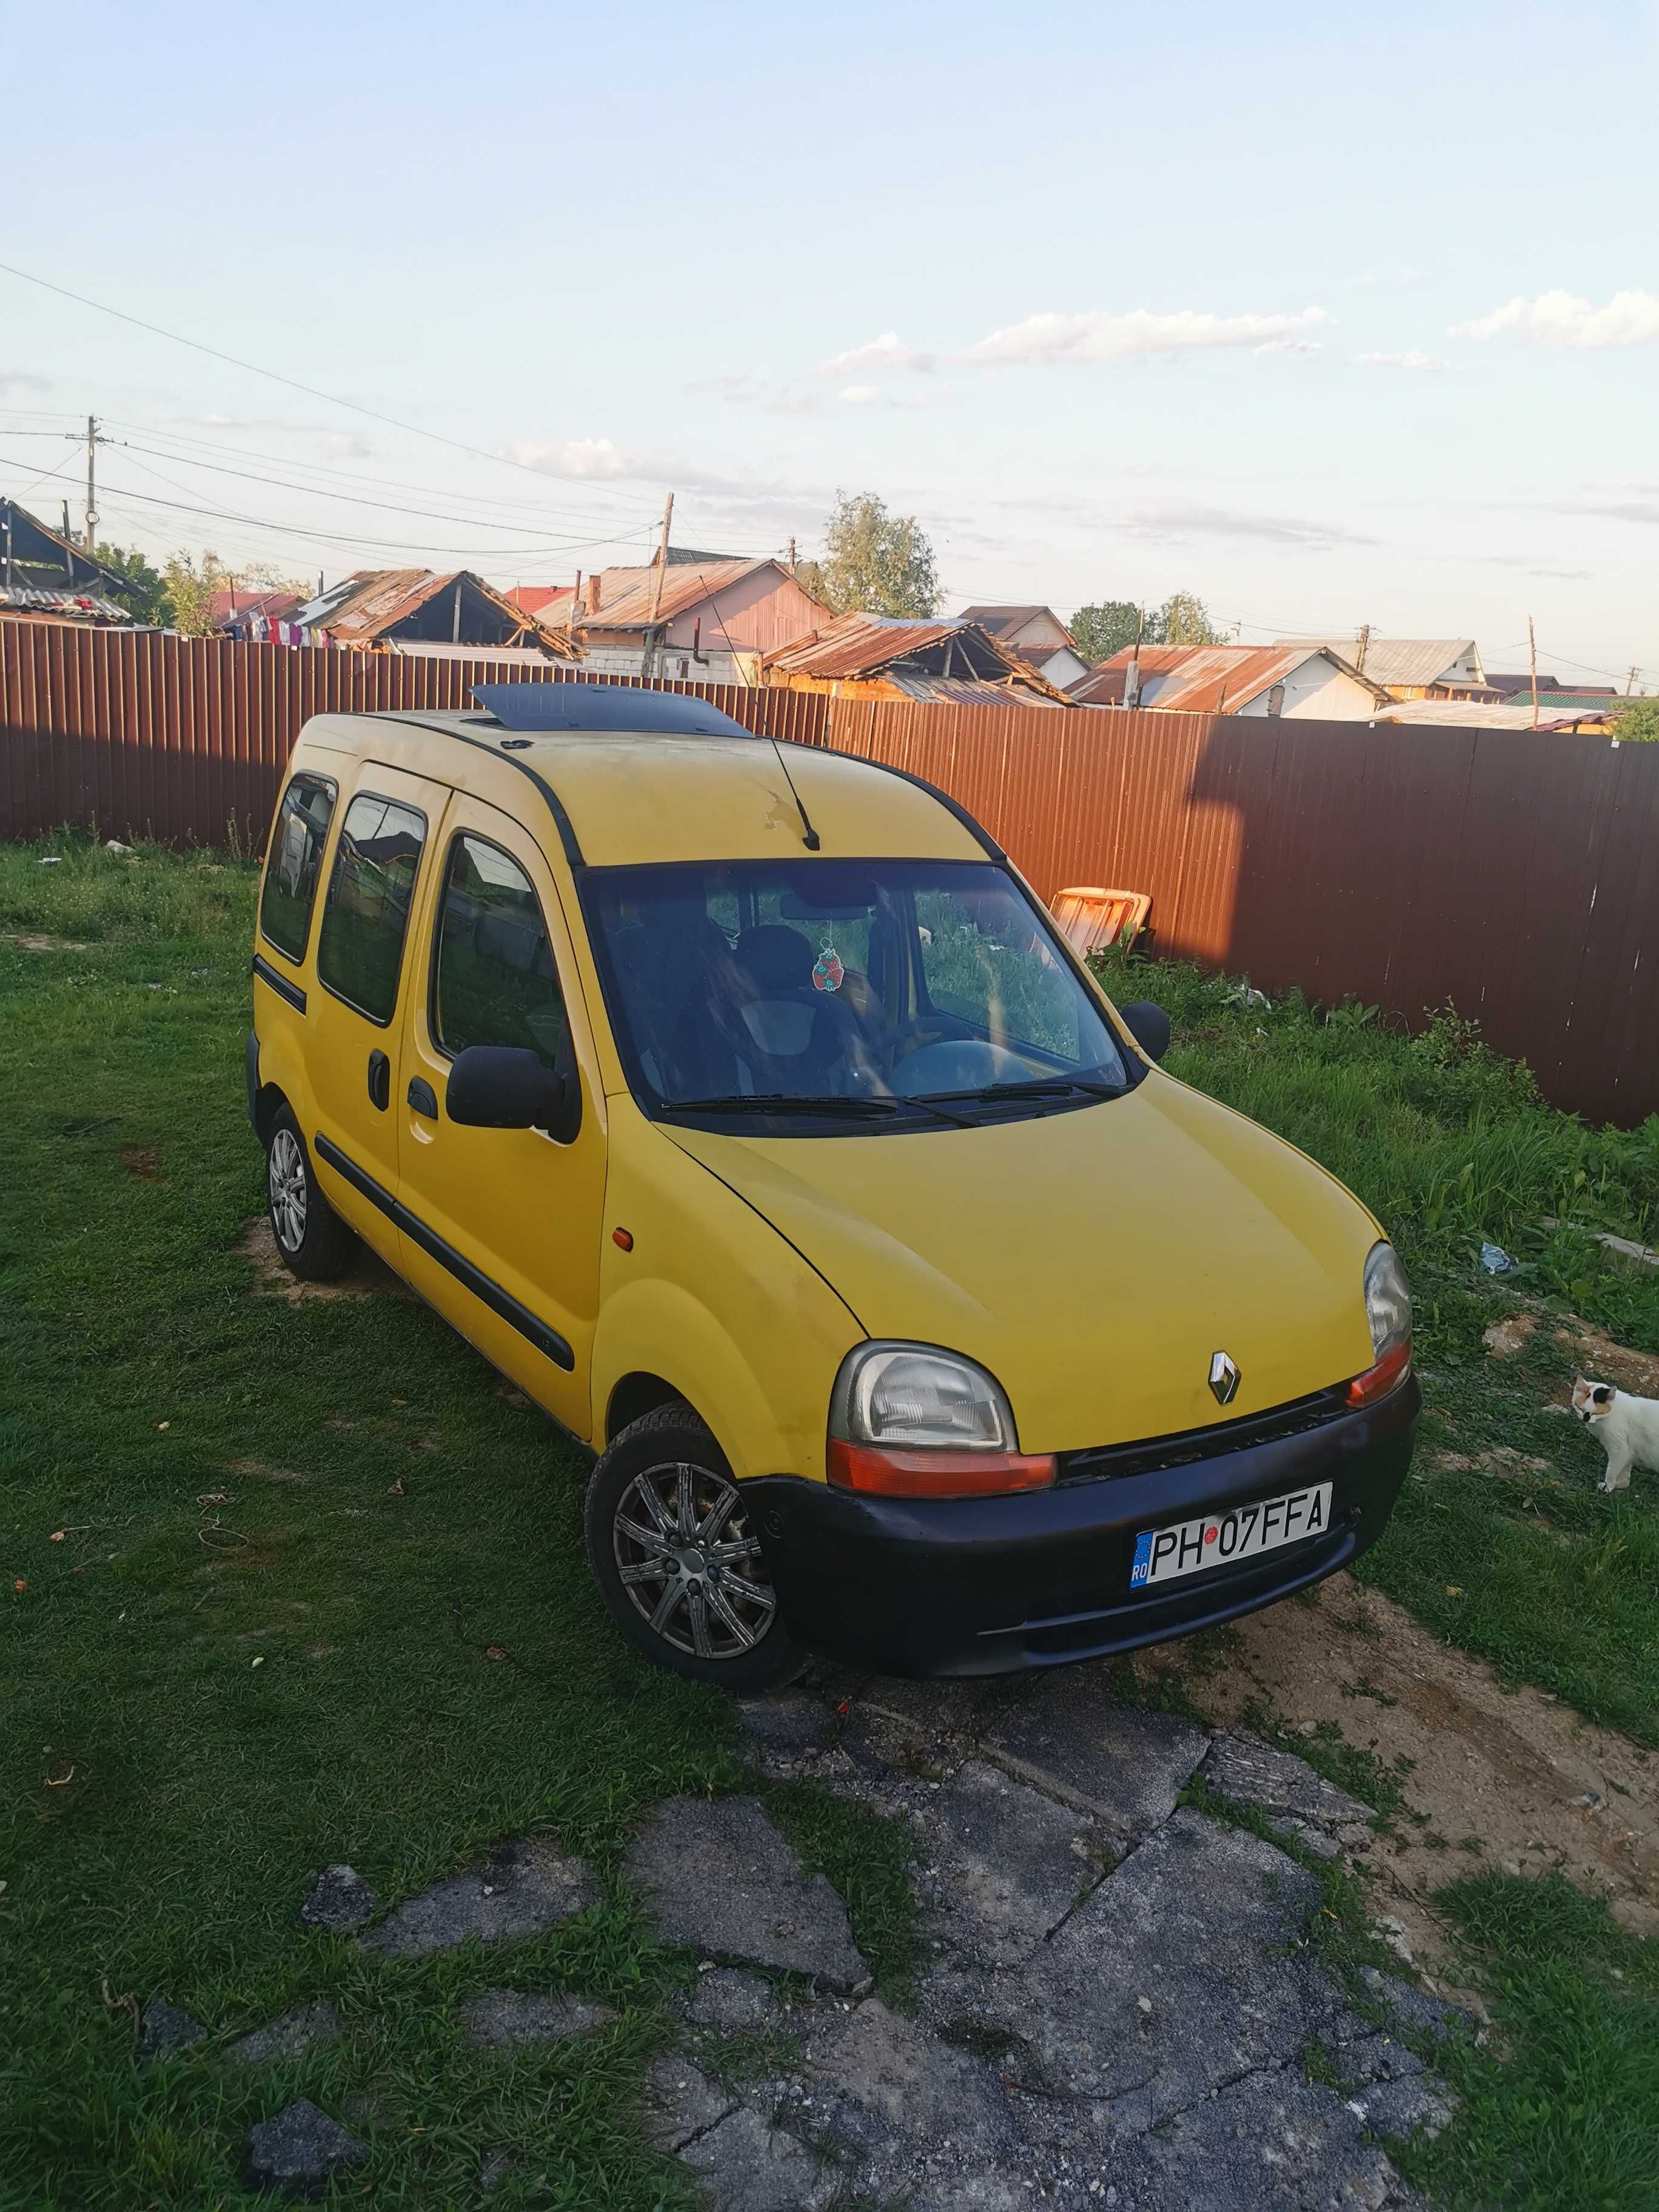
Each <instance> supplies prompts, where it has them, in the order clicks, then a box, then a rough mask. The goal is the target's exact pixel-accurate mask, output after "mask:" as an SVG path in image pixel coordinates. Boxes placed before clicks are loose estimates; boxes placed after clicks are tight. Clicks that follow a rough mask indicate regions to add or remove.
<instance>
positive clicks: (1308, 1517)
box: [1129, 1482, 1331, 1589]
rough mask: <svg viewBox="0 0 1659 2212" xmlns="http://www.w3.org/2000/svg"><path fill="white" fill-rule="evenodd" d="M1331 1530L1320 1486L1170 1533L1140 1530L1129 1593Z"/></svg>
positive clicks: (1182, 1524) (1180, 1525)
mask: <svg viewBox="0 0 1659 2212" xmlns="http://www.w3.org/2000/svg"><path fill="white" fill-rule="evenodd" d="M1330 1525H1331V1486H1330V1484H1329V1483H1328V1482H1321V1483H1317V1484H1316V1485H1315V1486H1314V1487H1313V1488H1312V1489H1311V1490H1292V1491H1289V1492H1286V1494H1285V1496H1284V1497H1283V1498H1261V1499H1260V1500H1259V1501H1258V1502H1257V1503H1256V1504H1254V1505H1238V1506H1235V1507H1234V1508H1233V1509H1232V1510H1231V1512H1228V1513H1206V1514H1205V1515H1204V1516H1203V1517H1202V1518H1201V1519H1200V1520H1197V1521H1177V1522H1176V1523H1175V1525H1174V1526H1173V1527H1172V1528H1143V1529H1142V1531H1141V1532H1140V1534H1139V1535H1138V1536H1137V1537H1136V1538H1135V1559H1134V1565H1133V1567H1132V1568H1131V1569H1130V1570H1129V1587H1130V1589H1144V1588H1145V1587H1146V1584H1147V1583H1172V1582H1175V1581H1176V1580H1177V1579H1178V1578H1179V1577H1181V1576H1182V1575H1200V1574H1202V1573H1203V1571H1204V1570H1205V1569H1206V1567H1220V1566H1225V1565H1228V1564H1229V1562H1230V1561H1231V1560H1234V1559H1255V1557H1256V1556H1257V1554H1258V1553H1262V1552H1276V1551H1278V1550H1279V1547H1280V1546H1281V1545H1282V1544H1299V1543H1301V1542H1302V1541H1304V1538H1306V1537H1309V1536H1322V1535H1323V1534H1325V1532H1326V1530H1327V1529H1328V1528H1329V1527H1330Z"/></svg>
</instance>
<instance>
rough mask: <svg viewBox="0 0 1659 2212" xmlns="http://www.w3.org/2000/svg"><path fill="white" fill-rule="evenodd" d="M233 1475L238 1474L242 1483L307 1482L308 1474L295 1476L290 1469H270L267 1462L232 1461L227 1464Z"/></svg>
mask: <svg viewBox="0 0 1659 2212" xmlns="http://www.w3.org/2000/svg"><path fill="white" fill-rule="evenodd" d="M229 1466H230V1471H231V1473H232V1474H240V1476H241V1478H242V1480H243V1481H244V1482H309V1481H310V1480H311V1477H310V1476H309V1475H308V1474H295V1471H294V1469H293V1468H291V1467H272V1465H271V1464H270V1461H269V1460H264V1459H234V1460H232V1461H231V1462H229Z"/></svg>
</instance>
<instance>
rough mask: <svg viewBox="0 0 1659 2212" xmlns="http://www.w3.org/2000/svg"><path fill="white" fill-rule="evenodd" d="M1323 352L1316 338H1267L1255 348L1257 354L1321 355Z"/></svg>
mask: <svg viewBox="0 0 1659 2212" xmlns="http://www.w3.org/2000/svg"><path fill="white" fill-rule="evenodd" d="M1324 350H1325V349H1324V348H1323V346H1322V345H1321V344H1320V343H1319V340H1318V339H1317V338H1269V339H1268V340H1267V343H1266V344H1265V345H1259V346H1257V347H1256V348H1255V351H1256V352H1257V353H1322V352H1323V351H1324Z"/></svg>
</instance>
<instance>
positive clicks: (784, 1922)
mask: <svg viewBox="0 0 1659 2212" xmlns="http://www.w3.org/2000/svg"><path fill="white" fill-rule="evenodd" d="M628 1873H629V1880H630V1881H632V1882H633V1883H634V1885H635V1887H636V1888H637V1889H638V1890H640V1892H641V1894H642V1895H643V1896H644V1898H645V1899H646V1902H647V1905H649V1907H650V1909H651V1911H652V1913H653V1917H654V1918H655V1920H656V1923H657V1929H658V1932H659V1935H660V1936H661V1937H662V1939H663V1941H664V1942H667V1943H689V1944H691V1945H693V1946H694V1947H695V1948H696V1949H697V1950H698V1951H699V1952H701V1953H702V1955H703V1956H704V1957H705V1958H713V1959H718V1960H723V1961H725V1960H731V1961H735V1962H738V1963H740V1964H743V1965H747V1966H769V1967H773V1968H786V1967H787V1968H791V1969H793V1971H794V1972H796V1973H801V1974H811V1975H812V1976H813V1977H814V1978H816V1979H817V1980H818V1981H820V1982H822V1983H823V1984H824V1985H825V1986H826V1987H828V1988H829V1989H835V1990H860V1989H861V1988H863V1987H864V1986H865V1985H866V1984H867V1983H868V1981H869V1979H870V1969H869V1968H868V1966H866V1964H865V1962H864V1960H862V1959H861V1958H860V1955H859V1953H858V1950H857V1948H855V1946H854V1942H853V1933H852V1929H851V1928H850V1927H849V1926H848V1919H847V1909H846V1907H845V1906H844V1905H842V1901H841V1899H840V1898H839V1897H837V1896H836V1893H835V1891H834V1890H833V1889H832V1888H831V1887H830V1886H829V1883H828V1882H827V1881H825V1880H824V1878H823V1875H821V1874H815V1875H807V1874H805V1873H804V1872H803V1871H802V1869H801V1864H800V1862H799V1859H798V1858H797V1857H795V1854H794V1852H793V1850H791V1849H790V1847H789V1845H788V1844H787V1843H786V1842H785V1841H784V1839H783V1838H782V1837H781V1835H780V1834H779V1833H778V1832H777V1830H776V1829H775V1827H774V1826H773V1825H772V1823H771V1821H770V1820H768V1818H767V1817H766V1814H764V1812H763V1810H762V1809H761V1807H760V1805H759V1804H758V1803H757V1801H756V1800H755V1799H754V1798H752V1797H723V1798H719V1799H717V1800H715V1802H714V1803H712V1804H711V1803H709V1802H707V1801H706V1800H704V1799H702V1798H699V1797H675V1798H671V1799H670V1800H669V1801H668V1802H667V1803H666V1804H665V1805H663V1806H661V1807H659V1808H658V1811H657V1814H656V1816H655V1818H654V1819H653V1820H652V1822H651V1825H650V1826H649V1827H648V1828H647V1829H646V1830H645V1832H644V1833H643V1834H642V1835H640V1836H638V1837H636V1838H635V1840H634V1842H633V1844H631V1845H630V1847H629V1853H628Z"/></svg>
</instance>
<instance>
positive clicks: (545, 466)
mask: <svg viewBox="0 0 1659 2212" xmlns="http://www.w3.org/2000/svg"><path fill="white" fill-rule="evenodd" d="M507 454H508V457H509V459H513V460H515V461H517V462H518V463H520V465H521V466H522V467H524V468H526V469H539V470H540V471H541V472H542V474H543V475H544V476H549V477H578V478H593V477H635V476H640V475H642V474H647V473H652V472H651V471H645V470H642V469H641V466H640V465H639V463H638V462H637V461H636V460H635V457H634V455H633V454H631V453H624V452H623V449H622V447H620V446H617V445H614V444H613V443H612V442H611V440H610V439H609V438H562V439H560V440H558V441H556V442H555V443H547V442H544V441H539V440H535V439H529V440H521V441H520V442H519V443H518V444H517V445H514V446H509V447H507Z"/></svg>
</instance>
